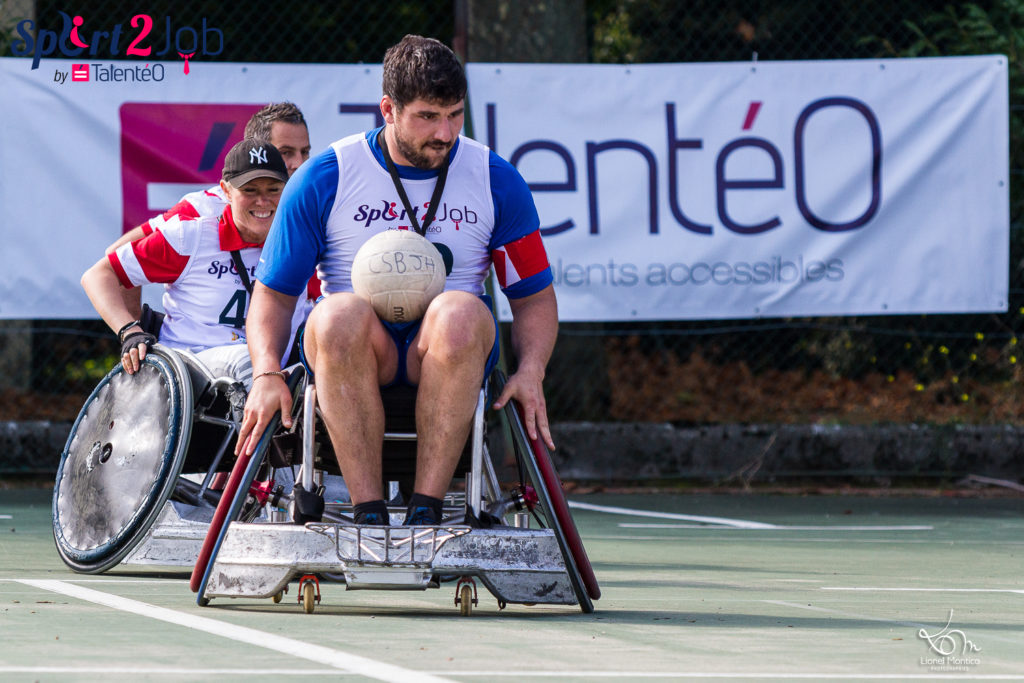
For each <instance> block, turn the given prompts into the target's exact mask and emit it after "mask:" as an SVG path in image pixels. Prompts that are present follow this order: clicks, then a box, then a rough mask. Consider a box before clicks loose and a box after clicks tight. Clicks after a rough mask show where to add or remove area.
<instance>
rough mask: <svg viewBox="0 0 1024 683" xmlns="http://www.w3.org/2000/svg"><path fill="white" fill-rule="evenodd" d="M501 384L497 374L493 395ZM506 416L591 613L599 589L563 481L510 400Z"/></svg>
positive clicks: (586, 609) (517, 449) (575, 585)
mask: <svg viewBox="0 0 1024 683" xmlns="http://www.w3.org/2000/svg"><path fill="white" fill-rule="evenodd" d="M504 384H505V378H504V376H502V375H501V374H500V373H499V374H498V376H497V381H496V383H495V385H496V387H495V393H501V390H502V389H503V388H504ZM505 416H506V419H507V420H508V423H509V427H510V428H511V430H512V435H513V443H514V446H515V455H516V460H517V462H518V463H519V465H520V468H521V469H522V470H525V472H524V473H525V474H526V475H527V478H528V479H529V480H530V482H531V483H532V484H533V488H534V490H535V492H536V494H537V506H539V507H540V509H541V512H542V513H543V515H544V518H545V520H544V521H545V522H546V525H547V526H548V528H550V529H551V530H552V531H554V532H555V538H556V539H557V541H558V545H559V548H560V549H561V551H562V556H563V558H564V560H565V566H566V569H567V570H568V572H569V579H570V582H571V583H572V587H573V591H574V593H575V594H576V599H577V601H578V602H579V605H580V609H581V610H583V611H584V612H586V613H590V612H593V611H594V604H593V602H591V600H597V599H599V598H600V597H601V588H600V586H599V585H598V583H597V577H596V576H595V575H594V568H593V566H592V565H591V563H590V558H589V557H588V556H587V551H586V549H585V548H584V547H583V540H582V539H581V538H580V534H579V531H578V530H577V529H576V523H575V522H574V521H573V519H572V514H571V513H570V512H569V504H568V502H567V501H566V500H565V493H564V492H563V491H562V482H561V480H560V479H559V478H558V474H557V472H556V471H555V465H554V463H553V462H552V460H551V455H550V453H548V449H547V446H545V445H544V442H543V441H541V440H540V439H539V438H538V439H530V438H529V436H528V435H527V433H526V429H525V428H524V426H523V419H522V408H521V406H519V405H518V403H516V402H514V401H510V402H509V403H508V404H507V405H506V406H505ZM524 483H525V482H524Z"/></svg>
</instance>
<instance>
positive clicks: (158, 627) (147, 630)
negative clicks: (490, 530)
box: [0, 489, 1024, 681]
mask: <svg viewBox="0 0 1024 683" xmlns="http://www.w3.org/2000/svg"><path fill="white" fill-rule="evenodd" d="M571 500H572V502H573V504H574V506H575V510H574V515H575V517H576V521H577V523H578V525H579V527H580V531H581V533H582V535H583V539H584V542H585V544H586V547H587V550H588V552H589V554H590V557H591V559H592V560H593V563H594V567H595V570H596V572H597V577H598V579H599V581H600V582H601V586H602V589H603V596H602V598H601V599H600V601H598V602H597V603H595V607H596V611H595V612H594V613H593V614H583V613H581V612H580V611H579V610H578V609H576V608H574V607H552V606H536V607H527V606H522V605H510V606H509V607H507V608H506V609H504V610H499V608H498V605H497V603H496V601H495V600H493V599H492V598H491V597H490V596H489V595H488V594H486V593H485V591H483V589H481V595H480V605H479V606H478V607H477V608H476V610H475V611H474V612H473V614H472V616H470V617H461V616H459V612H458V610H457V608H456V607H455V606H454V604H453V598H454V586H453V585H448V584H443V585H442V587H441V588H440V589H436V590H428V591H423V592H419V591H416V592H382V591H346V590H345V589H344V586H342V585H340V584H331V583H324V584H322V590H323V601H322V602H321V603H320V605H319V606H318V607H317V610H316V611H315V612H314V613H313V614H308V615H307V614H305V613H303V611H302V609H301V608H300V607H299V606H298V605H297V604H296V602H295V600H296V596H295V591H294V590H293V591H292V592H291V593H290V594H289V595H287V596H286V597H285V599H284V601H283V602H282V603H281V604H273V603H272V602H271V601H270V600H242V599H239V600H217V601H214V602H213V603H212V604H211V606H210V607H207V608H200V607H197V606H196V604H195V599H194V597H195V596H194V595H193V594H192V593H190V592H189V590H188V574H187V573H185V572H181V571H179V570H174V571H159V570H146V571H142V570H139V569H137V568H134V567H131V568H129V567H123V566H122V567H118V568H116V569H115V570H113V571H110V572H108V573H107V574H104V575H99V576H88V575H81V574H75V573H73V572H71V571H69V570H68V569H67V568H66V567H65V566H64V565H63V564H62V562H61V561H60V559H59V557H58V555H57V552H56V550H55V549H54V546H53V539H52V535H51V527H50V492H49V491H47V490H42V489H30V490H13V491H12V490H6V491H3V492H2V493H0V531H2V534H0V608H2V611H0V642H2V644H3V645H2V648H0V679H3V680H5V681H74V680H98V679H103V680H196V681H198V680H217V681H233V680H239V681H240V680H246V679H250V678H252V677H253V676H273V677H276V678H285V679H302V680H307V679H314V678H324V679H332V680H389V681H415V680H423V681H429V680H452V681H486V680H496V679H498V680H501V679H511V678H529V677H538V678H544V679H548V680H565V681H573V680H581V681H582V680H594V679H614V680H646V679H651V678H654V679H673V678H676V679H715V680H780V679H781V680H792V679H807V680H828V679H831V680H843V679H848V680H943V679H948V680H1024V584H1022V582H1021V579H1020V576H1021V567H1022V560H1024V501H1022V500H1020V499H1018V498H1006V497H997V498H976V497H967V498H964V497H875V496H866V495H862V496H856V495H836V496H824V495H785V496H784V495H760V494H742V495H741V494H734V495H710V494H709V495H704V494H701V495H698V494H674V495H665V494H654V493H650V494H629V495H626V494H590V495H577V496H573V497H572V498H571Z"/></svg>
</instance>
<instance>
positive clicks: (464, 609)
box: [459, 583, 473, 617]
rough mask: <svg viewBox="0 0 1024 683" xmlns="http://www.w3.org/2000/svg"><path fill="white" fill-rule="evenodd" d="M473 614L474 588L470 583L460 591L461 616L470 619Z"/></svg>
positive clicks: (464, 585) (465, 584) (463, 585)
mask: <svg viewBox="0 0 1024 683" xmlns="http://www.w3.org/2000/svg"><path fill="white" fill-rule="evenodd" d="M472 613H473V587H472V586H471V585H469V584H468V583H464V584H462V588H460V589H459V614H461V615H462V616H464V617H468V616H469V615H470V614H472Z"/></svg>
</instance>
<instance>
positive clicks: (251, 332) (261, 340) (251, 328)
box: [245, 281, 298, 377]
mask: <svg viewBox="0 0 1024 683" xmlns="http://www.w3.org/2000/svg"><path fill="white" fill-rule="evenodd" d="M297 299H298V297H294V296H289V295H287V294H282V293H281V292H278V291H275V290H273V289H270V288H269V287H267V286H266V285H264V284H263V283H262V282H259V281H257V282H256V284H255V287H254V289H253V294H252V303H250V304H249V315H248V317H247V318H246V323H245V332H246V339H247V341H248V344H249V356H250V358H251V359H252V374H253V377H256V376H257V375H259V374H260V373H263V372H274V371H277V370H280V369H281V359H282V358H283V357H284V356H285V350H286V347H287V346H288V339H289V337H290V336H291V322H292V315H293V313H294V312H295V303H296V301H297Z"/></svg>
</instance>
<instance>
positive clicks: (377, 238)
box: [352, 230, 445, 323]
mask: <svg viewBox="0 0 1024 683" xmlns="http://www.w3.org/2000/svg"><path fill="white" fill-rule="evenodd" d="M444 281H445V265H444V259H443V258H442V257H441V252H439V251H438V250H437V247H435V246H434V245H433V244H431V242H430V240H428V239H427V238H426V237H423V236H422V235H420V234H419V233H417V232H414V231H412V230H387V231H385V232H381V233H378V234H376V235H374V236H373V237H371V238H370V239H368V240H367V241H366V242H365V243H364V244H363V246H361V247H360V248H359V251H357V252H356V256H355V259H354V260H353V262H352V289H353V291H355V293H356V294H357V295H359V296H361V297H362V298H364V299H366V300H367V301H369V302H370V304H371V305H372V306H373V310H374V311H376V312H377V316H378V317H380V319H381V320H386V321H388V322H392V323H404V322H410V321H413V320H418V319H419V318H422V317H423V314H424V313H425V312H426V310H427V306H429V305H430V302H431V301H432V300H433V299H434V297H435V296H437V295H438V294H440V293H441V292H442V291H443V290H444Z"/></svg>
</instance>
